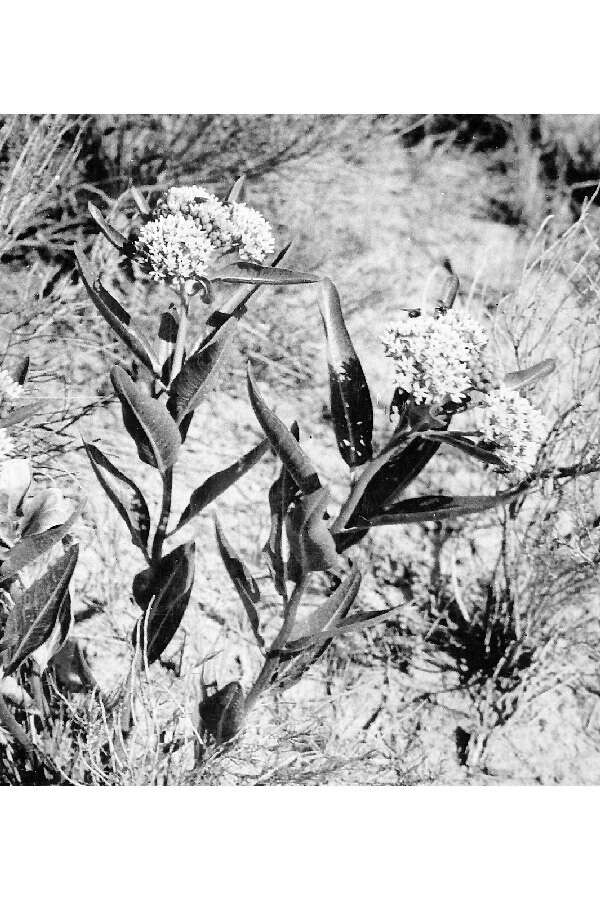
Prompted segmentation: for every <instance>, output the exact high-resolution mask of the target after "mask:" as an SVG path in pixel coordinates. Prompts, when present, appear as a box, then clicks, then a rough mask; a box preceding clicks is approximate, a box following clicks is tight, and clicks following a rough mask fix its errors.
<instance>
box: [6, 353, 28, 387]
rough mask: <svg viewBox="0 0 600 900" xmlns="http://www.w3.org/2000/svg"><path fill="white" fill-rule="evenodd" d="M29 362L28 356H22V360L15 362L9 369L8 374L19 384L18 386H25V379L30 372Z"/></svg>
mask: <svg viewBox="0 0 600 900" xmlns="http://www.w3.org/2000/svg"><path fill="white" fill-rule="evenodd" d="M29 361H30V360H29V357H28V356H22V357H21V358H20V359H17V360H16V361H15V362H13V363H12V365H10V366H8V367H7V371H8V374H9V375H10V377H11V378H12V380H13V381H16V382H17V384H21V385H22V384H25V379H26V378H27V373H28V372H29Z"/></svg>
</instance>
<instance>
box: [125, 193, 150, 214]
mask: <svg viewBox="0 0 600 900" xmlns="http://www.w3.org/2000/svg"><path fill="white" fill-rule="evenodd" d="M129 193H130V194H131V196H132V198H133V202H134V203H135V205H136V206H137V208H138V210H139V212H140V214H141V215H142V216H144V218H146V217H147V216H149V215H150V207H149V206H148V201H147V200H146V198H145V197H144V196H143V194H141V193H140V191H138V189H137V188H136V187H134V186H133V185H131V187H130V188H129Z"/></svg>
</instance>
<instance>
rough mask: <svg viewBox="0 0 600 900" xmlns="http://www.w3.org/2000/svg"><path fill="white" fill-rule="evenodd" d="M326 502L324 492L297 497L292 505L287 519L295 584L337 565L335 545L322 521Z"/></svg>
mask: <svg viewBox="0 0 600 900" xmlns="http://www.w3.org/2000/svg"><path fill="white" fill-rule="evenodd" d="M328 501H329V491H328V490H327V488H319V489H318V490H316V491H313V493H312V494H308V495H307V496H304V497H300V498H298V499H296V500H294V502H293V503H292V505H291V506H290V510H289V512H288V515H287V519H286V532H287V538H288V543H289V545H290V562H291V563H293V566H292V568H293V571H290V575H291V577H292V578H293V579H294V581H298V580H299V578H300V577H302V576H304V575H306V574H308V573H309V572H326V571H327V570H328V569H332V568H335V567H336V566H337V565H339V563H340V558H339V556H338V554H337V550H336V547H335V541H334V539H333V536H332V534H331V532H330V531H329V529H328V527H327V523H326V521H325V518H324V516H325V511H326V508H327V503H328Z"/></svg>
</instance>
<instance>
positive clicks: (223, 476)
mask: <svg viewBox="0 0 600 900" xmlns="http://www.w3.org/2000/svg"><path fill="white" fill-rule="evenodd" d="M268 448H269V442H268V441H267V440H266V439H265V440H264V441H262V443H260V444H258V446H256V447H253V449H252V450H250V451H249V452H248V453H246V454H245V455H244V456H242V457H241V458H240V459H238V461H237V462H235V463H233V465H231V466H228V467H227V468H226V469H221V471H220V472H215V473H214V475H210V476H209V477H208V478H207V479H206V481H204V482H203V483H202V484H201V485H200V487H198V488H196V490H195V491H194V492H193V493H192V495H191V497H190V502H189V503H188V505H187V506H186V508H185V509H184V511H183V513H182V514H181V518H180V519H179V522H178V523H177V528H176V529H175V530H176V531H177V530H178V529H179V528H181V527H182V526H183V525H186V524H187V523H188V522H189V521H190V520H191V519H193V518H194V516H197V515H199V513H201V512H203V510H205V509H206V507H207V506H208V505H209V504H210V503H212V502H213V500H216V499H217V497H220V496H221V494H223V493H224V492H225V491H226V490H228V489H229V488H230V487H231V486H232V485H233V484H235V482H236V481H238V479H240V478H241V477H242V476H243V475H245V474H246V472H249V471H250V469H251V468H252V467H253V466H255V465H256V463H257V462H258V461H259V459H262V457H263V456H264V454H265V453H266V451H267V449H268Z"/></svg>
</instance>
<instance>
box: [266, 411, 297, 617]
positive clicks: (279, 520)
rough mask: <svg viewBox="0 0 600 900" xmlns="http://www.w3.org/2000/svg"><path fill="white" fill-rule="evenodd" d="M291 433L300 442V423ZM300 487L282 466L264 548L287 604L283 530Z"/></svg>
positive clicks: (273, 489)
mask: <svg viewBox="0 0 600 900" xmlns="http://www.w3.org/2000/svg"><path fill="white" fill-rule="evenodd" d="M290 433H291V435H292V437H293V438H294V440H296V441H297V440H298V439H299V436H300V433H299V429H298V423H297V422H293V423H292V426H291V428H290ZM297 493H298V487H297V485H296V483H295V481H294V480H293V478H292V476H291V475H290V473H289V472H288V470H287V469H286V467H285V466H284V465H282V466H281V471H280V473H279V477H278V478H276V479H275V481H274V482H273V484H272V485H271V487H270V488H269V508H270V510H271V530H270V533H269V538H268V540H267V543H266V544H265V546H264V547H263V553H264V554H265V555H266V557H267V563H268V566H269V570H270V572H271V577H272V579H273V584H274V586H275V590H276V591H277V593H278V594H279V595H280V596H281V597H283V600H284V602H285V603H287V600H288V593H287V587H286V580H287V564H286V561H285V559H284V555H283V530H284V524H285V519H286V516H287V512H288V509H289V507H290V504H291V502H292V500H293V499H294V497H295V496H296V494H297Z"/></svg>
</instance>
